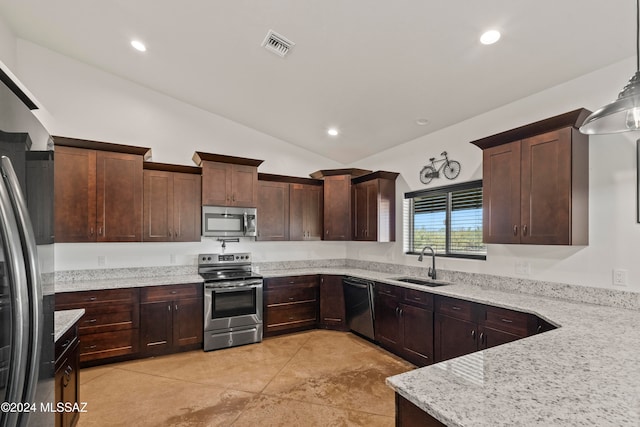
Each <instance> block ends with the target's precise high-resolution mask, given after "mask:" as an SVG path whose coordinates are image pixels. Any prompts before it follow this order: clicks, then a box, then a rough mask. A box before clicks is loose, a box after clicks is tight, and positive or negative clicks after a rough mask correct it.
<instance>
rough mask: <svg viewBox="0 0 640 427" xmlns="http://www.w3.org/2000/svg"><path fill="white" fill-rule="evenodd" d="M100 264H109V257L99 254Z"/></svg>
mask: <svg viewBox="0 0 640 427" xmlns="http://www.w3.org/2000/svg"><path fill="white" fill-rule="evenodd" d="M98 265H100V266H103V265H107V257H106V256H104V255H98Z"/></svg>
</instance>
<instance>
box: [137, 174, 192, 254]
mask: <svg viewBox="0 0 640 427" xmlns="http://www.w3.org/2000/svg"><path fill="white" fill-rule="evenodd" d="M200 172H201V169H200V168H196V167H192V166H180V165H170V164H165V163H154V162H145V163H144V203H143V212H144V218H143V233H142V240H143V241H145V242H194V241H200V216H201V211H202V203H201V202H200V197H201V188H200V187H201V177H200Z"/></svg>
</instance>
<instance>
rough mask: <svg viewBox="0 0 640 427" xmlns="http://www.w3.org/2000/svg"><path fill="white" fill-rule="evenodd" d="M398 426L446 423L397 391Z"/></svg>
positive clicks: (437, 426) (429, 426)
mask: <svg viewBox="0 0 640 427" xmlns="http://www.w3.org/2000/svg"><path fill="white" fill-rule="evenodd" d="M396 427H445V424H442V423H441V422H440V421H438V420H437V419H435V418H433V417H432V416H431V415H429V414H427V413H426V412H424V411H423V410H422V409H420V408H418V407H417V406H416V405H414V404H413V403H411V402H409V401H408V400H407V399H405V398H404V397H402V396H400V395H399V394H398V393H396Z"/></svg>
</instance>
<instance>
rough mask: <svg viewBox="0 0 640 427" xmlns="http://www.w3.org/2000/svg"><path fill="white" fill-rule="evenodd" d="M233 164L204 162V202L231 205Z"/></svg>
mask: <svg viewBox="0 0 640 427" xmlns="http://www.w3.org/2000/svg"><path fill="white" fill-rule="evenodd" d="M231 174H232V165H230V164H228V163H219V162H202V204H203V205H209V206H231Z"/></svg>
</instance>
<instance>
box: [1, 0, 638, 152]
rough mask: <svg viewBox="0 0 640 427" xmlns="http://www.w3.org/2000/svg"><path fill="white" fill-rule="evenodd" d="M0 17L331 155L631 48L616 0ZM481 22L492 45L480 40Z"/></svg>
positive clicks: (19, 7)
mask: <svg viewBox="0 0 640 427" xmlns="http://www.w3.org/2000/svg"><path fill="white" fill-rule="evenodd" d="M0 14H1V15H2V17H3V20H4V21H6V22H7V24H8V25H10V27H11V28H12V30H13V31H14V32H15V34H16V35H17V36H18V37H20V38H23V39H26V40H29V41H31V42H34V43H37V44H39V45H42V46H44V47H47V48H50V49H52V50H54V51H57V52H60V53H62V54H64V55H67V56H70V57H72V58H75V59H78V60H80V61H83V62H85V63H88V64H91V65H93V66H96V67H98V68H100V69H102V70H105V71H108V72H110V73H113V74H115V75H118V76H120V77H123V78H126V79H128V80H131V81H133V82H136V83H139V84H141V85H144V86H146V87H148V88H151V89H154V90H156V91H158V92H161V93H164V94H166V95H169V96H171V97H174V98H176V99H179V100H181V101H184V102H187V103H189V104H192V105H194V106H197V107H200V108H202V109H205V110H208V111H210V112H212V113H215V114H218V115H221V116H224V117H227V118H229V119H232V120H234V121H236V122H239V123H242V124H244V125H247V126H249V127H252V128H254V129H256V130H259V131H261V132H264V133H266V134H269V135H272V136H274V137H277V138H280V139H282V140H284V141H287V142H290V143H292V144H295V145H298V146H300V147H303V148H306V149H309V150H311V151H313V152H316V153H318V154H321V155H324V156H326V157H329V158H332V159H335V160H337V161H339V162H342V163H348V162H351V161H354V160H357V159H361V158H363V157H366V156H368V155H371V154H374V153H376V152H379V151H382V150H384V149H387V148H390V147H393V146H395V145H398V144H401V143H403V142H406V141H409V140H412V139H414V138H417V137H419V136H422V135H425V134H428V133H430V132H433V131H435V130H438V129H441V128H443V127H446V126H449V125H451V124H454V123H457V122H460V121H462V120H464V119H466V118H469V117H473V116H475V115H478V114H480V113H482V112H485V111H488V110H491V109H493V108H496V107H498V106H501V105H504V104H506V103H509V102H511V101H514V100H517V99H519V98H522V97H524V96H527V95H529V94H532V93H535V92H538V91H540V90H542V89H544V88H547V87H550V86H553V85H556V84H559V83H562V82H565V81H567V80H570V79H572V78H574V77H577V76H579V75H582V74H585V73H587V72H590V71H593V70H596V69H599V68H602V67H604V66H606V65H609V64H612V63H614V62H617V61H619V60H622V59H625V58H628V57H631V56H633V55H634V52H635V50H634V49H635V3H634V2H632V1H631V0H611V1H584V0H562V1H558V0H537V1H523V0H483V1H477V0H473V1H470V0H447V1H435V0H431V1H425V0H398V1H388V0H305V1H301V0H233V1H220V0H188V1H182V2H180V1H175V0H171V1H170V0H134V1H131V0H109V1H103V0H102V1H99V0H59V1H50V0H20V1H16V0H0ZM491 28H495V29H498V30H500V31H501V32H502V38H501V40H500V41H499V42H498V43H496V44H494V45H490V46H484V45H481V44H480V43H479V41H478V39H479V37H480V34H481V33H482V32H483V31H485V30H487V29H491ZM270 29H273V30H275V31H276V32H278V33H279V34H281V35H283V36H285V37H287V38H288V39H290V40H291V41H293V42H295V46H294V47H293V48H292V49H291V51H290V52H289V54H288V55H287V56H286V57H284V58H281V57H279V56H277V55H274V54H273V53H271V52H269V51H267V50H265V49H264V48H263V47H262V46H261V43H262V41H263V39H264V38H265V36H266V34H267V32H268V30H270ZM131 39H139V40H141V41H143V42H144V43H145V44H146V45H147V49H148V50H147V51H146V52H144V53H140V52H137V51H135V50H133V49H132V48H131V46H130V45H129V42H130V41H131ZM633 71H634V70H629V76H631V75H632V74H633ZM615 95H616V94H611V96H612V98H613V97H614V96H615ZM417 119H427V120H428V122H427V124H426V125H423V126H420V125H418V124H417V123H416V120H417ZM333 126H335V127H337V128H338V129H339V132H340V133H339V135H338V136H336V137H331V136H329V135H327V132H326V131H327V129H328V128H330V127H333Z"/></svg>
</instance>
